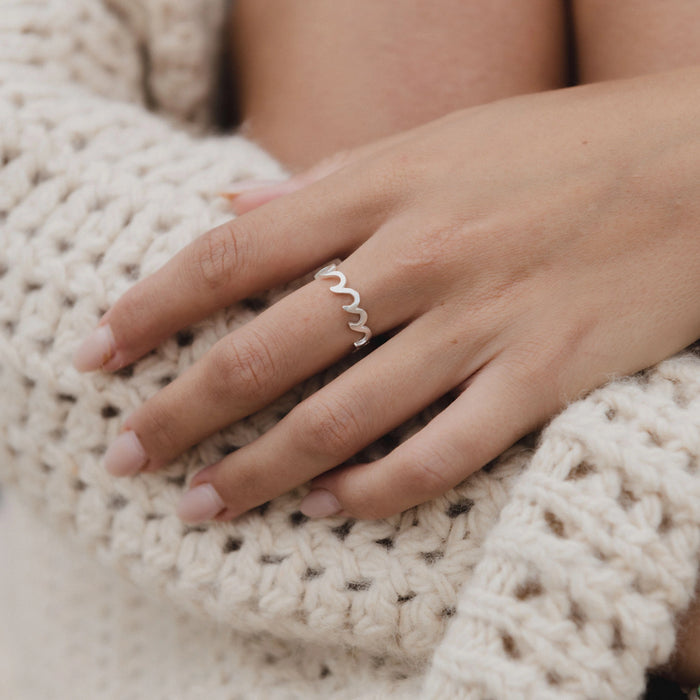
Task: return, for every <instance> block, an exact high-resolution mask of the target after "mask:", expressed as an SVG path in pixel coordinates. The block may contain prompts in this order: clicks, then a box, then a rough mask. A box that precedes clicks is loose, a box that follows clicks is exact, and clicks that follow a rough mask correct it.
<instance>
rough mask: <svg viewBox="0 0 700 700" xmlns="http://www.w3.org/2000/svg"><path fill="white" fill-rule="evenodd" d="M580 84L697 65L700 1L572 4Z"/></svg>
mask: <svg viewBox="0 0 700 700" xmlns="http://www.w3.org/2000/svg"><path fill="white" fill-rule="evenodd" d="M573 16H574V25H575V35H576V44H577V54H578V70H579V77H580V80H581V82H584V83H591V82H596V81H599V80H612V79H615V78H627V77H632V76H635V75H642V74H644V73H654V72H657V71H663V70H671V69H673V68H680V67H681V66H684V65H690V64H694V63H700V2H698V0H667V1H666V2H659V0H614V2H611V0H574V1H573Z"/></svg>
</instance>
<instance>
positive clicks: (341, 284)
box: [314, 263, 372, 349]
mask: <svg viewBox="0 0 700 700" xmlns="http://www.w3.org/2000/svg"><path fill="white" fill-rule="evenodd" d="M329 277H335V278H337V279H338V284H334V285H333V286H332V287H331V292H334V293H335V294H349V295H350V296H351V297H352V304H344V305H343V308H344V309H345V311H347V312H348V313H351V314H357V315H358V319H357V320H356V321H348V326H350V328H351V329H352V330H354V331H357V332H358V333H362V334H363V336H362V338H360V339H359V340H356V341H355V342H354V343H353V345H354V346H355V349H357V348H361V347H362V346H363V345H367V343H369V339H370V338H371V337H372V331H371V330H370V329H369V328H367V326H366V325H365V323H367V312H366V311H365V310H364V309H361V308H360V307H359V306H358V304H359V303H360V295H359V294H358V293H357V292H356V291H355V290H354V289H352V288H350V287H346V286H345V285H346V282H347V279H346V278H345V275H344V274H343V273H342V272H340V270H336V269H335V263H331V264H330V265H326V267H322V268H321V269H320V270H319V271H318V272H317V273H316V274H315V275H314V279H319V278H322V279H327V278H329Z"/></svg>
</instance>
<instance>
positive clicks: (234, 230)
mask: <svg viewBox="0 0 700 700" xmlns="http://www.w3.org/2000/svg"><path fill="white" fill-rule="evenodd" d="M248 240H249V236H248V234H247V233H246V230H245V228H244V227H243V226H241V225H240V224H239V223H238V221H237V220H234V221H230V222H228V223H226V224H223V225H222V226H218V227H217V228H215V229H212V230H211V231H210V232H209V233H208V234H206V235H205V236H202V238H201V239H200V242H199V243H198V249H197V250H196V252H195V261H196V268H195V274H196V275H197V278H198V279H199V280H200V283H203V284H204V285H205V287H206V288H207V289H209V290H214V291H215V290H219V289H222V288H224V289H225V288H228V287H230V285H231V282H232V281H233V280H234V279H236V278H237V277H238V276H239V275H240V273H241V270H242V268H243V266H244V265H245V264H246V260H248V259H249V254H250V246H249V245H248V243H247V241H248Z"/></svg>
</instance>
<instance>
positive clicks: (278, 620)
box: [0, 0, 700, 700]
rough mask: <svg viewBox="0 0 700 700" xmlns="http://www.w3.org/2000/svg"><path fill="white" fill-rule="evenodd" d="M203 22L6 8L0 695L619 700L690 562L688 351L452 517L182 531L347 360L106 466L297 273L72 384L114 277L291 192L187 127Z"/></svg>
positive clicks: (123, 277)
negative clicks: (208, 490) (198, 436)
mask: <svg viewBox="0 0 700 700" xmlns="http://www.w3.org/2000/svg"><path fill="white" fill-rule="evenodd" d="M223 9H224V8H223V1H222V0H188V1H187V2H178V0H148V1H145V0H32V1H31V2H27V1H22V0H0V481H2V482H3V484H4V485H5V486H6V487H9V492H10V501H11V503H10V505H11V507H10V508H9V509H7V508H6V509H4V512H3V513H2V517H1V518H0V523H1V524H2V526H3V532H2V546H1V547H0V557H2V559H1V560H0V566H1V567H2V574H1V575H0V579H1V584H0V614H1V615H2V617H1V619H0V658H2V663H1V664H0V666H4V668H0V678H2V680H0V694H1V695H2V697H7V698H17V699H18V700H25V699H27V700H33V699H34V698H46V697H51V698H79V699H82V698H86V699H91V700H92V699H95V700H103V699H109V698H125V697H128V698H132V699H137V700H138V699H140V698H143V699H144V700H145V699H148V700H157V699H159V698H164V699H165V698H167V699H168V700H179V699H182V700H190V699H191V698H200V697H201V698H207V699H209V700H219V699H220V700H224V699H226V700H229V699H231V698H244V699H247V698H253V699H256V698H273V699H275V698H285V699H286V698H304V699H309V698H316V697H318V698H331V699H334V700H342V699H345V698H348V699H350V698H425V699H435V700H437V699H446V698H450V699H452V698H464V699H474V700H477V699H479V700H487V699H489V698H492V699H496V698H498V699H501V698H509V699H514V698H535V699H537V700H548V699H552V700H554V699H555V698H556V700H562V699H565V698H576V699H583V698H590V699H591V700H605V699H607V698H610V699H611V700H612V699H614V700H624V699H632V698H636V697H638V696H639V694H640V693H641V692H642V691H643V688H644V685H645V673H646V672H647V670H648V669H649V668H653V667H654V666H656V665H659V664H662V663H664V662H665V661H666V660H667V659H668V657H669V655H670V653H671V651H672V649H673V646H674V640H675V629H674V623H675V618H676V616H677V615H678V614H679V613H680V612H681V611H682V610H683V609H684V608H685V607H686V606H687V605H688V603H689V601H690V597H691V595H692V592H693V589H694V585H695V579H696V572H697V568H698V545H699V541H700V540H699V533H700V530H699V526H700V507H699V506H698V504H700V352H699V351H698V348H697V347H695V348H689V349H687V350H686V351H684V352H681V353H679V354H677V355H676V356H674V357H672V358H669V359H667V360H665V361H664V362H661V363H660V364H659V365H657V366H656V367H653V368H650V369H649V370H646V371H644V372H641V373H639V374H637V375H635V376H634V377H625V378H618V379H614V380H612V381H611V382H610V383H608V384H607V385H606V386H604V387H602V388H600V389H598V390H596V391H593V392H591V393H590V394H589V395H587V396H585V397H582V398H581V399H580V400H578V401H576V402H573V403H571V404H570V405H569V406H568V407H567V408H566V410H564V411H563V412H562V413H561V414H560V415H559V416H557V417H555V418H554V419H553V420H551V421H550V423H549V424H548V425H547V426H546V427H545V428H544V429H543V430H542V431H541V432H539V433H537V434H534V435H531V436H528V438H527V439H524V440H522V441H521V442H519V443H518V444H516V445H514V446H513V447H511V448H510V449H509V450H508V451H507V452H506V453H504V454H503V455H501V457H500V458H498V459H496V460H494V462H492V463H491V464H489V465H488V466H487V468H485V469H483V470H481V471H480V472H478V473H476V474H474V475H473V476H472V477H470V478H469V479H467V480H466V481H464V482H463V483H462V484H460V485H459V486H458V487H456V488H455V489H453V490H451V491H449V492H448V493H446V494H445V495H444V496H443V497H440V498H437V499H435V500H434V501H432V502H429V503H425V504H423V505H420V506H417V507H415V508H411V509H410V510H408V511H406V512H404V513H402V514H400V515H397V516H394V517H391V518H387V519H386V520H380V521H353V520H351V519H347V518H343V517H337V516H336V517H333V518H327V519H321V520H317V521H310V520H308V519H307V518H305V517H304V516H303V515H302V514H301V513H300V512H299V502H300V500H301V498H302V497H303V496H304V495H305V493H306V492H307V491H308V485H304V486H302V487H299V488H297V489H295V490H294V491H292V492H290V493H288V494H285V495H284V496H281V497H280V498H276V499H274V500H272V501H271V502H269V503H266V504H264V505H263V506H261V507H259V508H256V509H255V510H253V511H251V512H250V513H248V514H246V515H244V516H242V517H240V518H238V519H237V520H235V521H232V522H230V523H215V524H206V525H201V526H196V527H193V526H187V525H184V524H183V523H182V522H181V521H180V520H179V519H178V518H177V517H176V516H175V514H174V507H175V504H176V502H177V500H178V496H179V494H180V493H181V491H182V490H183V488H184V487H185V484H186V483H187V480H188V477H189V476H190V475H191V474H192V473H193V472H194V471H196V470H197V469H198V468H200V467H202V466H204V465H206V464H209V463H210V462H212V461H214V460H216V459H217V458H219V457H220V456H221V455H222V454H225V453H227V452H229V451H231V450H235V449H236V448H237V447H239V446H241V445H243V444H245V443H246V442H248V441H250V440H253V439H255V438H256V437H257V436H259V435H260V434H261V433H262V432H263V431H264V430H266V429H268V428H269V427H270V426H271V425H273V424H274V423H275V421H277V420H279V419H280V417H281V416H283V415H284V414H285V413H286V412H287V411H288V410H289V409H290V407H292V406H293V405H294V404H295V403H297V402H298V401H300V400H301V399H302V398H303V397H304V396H306V395H308V394H309V393H311V392H313V391H314V390H316V389H317V388H318V387H319V386H321V384H322V383H323V382H326V381H329V379H330V378H332V376H335V375H336V374H337V373H338V372H340V371H342V370H343V369H344V368H345V367H347V366H348V364H349V363H350V362H352V361H353V360H352V359H348V360H346V361H345V362H344V363H340V364H339V365H338V366H336V367H333V368H331V369H329V370H328V371H327V372H326V373H323V374H322V375H319V376H317V377H313V378H311V379H309V380H308V381H306V382H304V383H303V384H301V385H300V386H298V387H296V388H295V389H293V390H292V391H290V392H289V393H288V394H287V395H285V396H284V397H282V398H281V399H279V400H278V401H276V402H275V403H274V404H272V405H271V406H269V407H268V408H266V409H265V410H263V411H260V412H259V413H257V414H255V415H254V416H252V417H250V418H247V419H245V420H242V421H240V422H238V423H236V424H234V425H232V426H231V427H230V428H229V429H227V430H225V431H224V432H222V433H221V434H219V435H216V436H214V437H212V438H211V439H209V440H207V441H206V442H205V443H203V444H201V445H200V446H198V447H196V448H194V449H192V450H191V451H190V452H188V453H187V454H186V455H184V456H183V457H182V458H180V459H179V460H178V461H177V462H176V463H174V464H172V465H171V466H170V467H168V468H167V469H165V470H163V471H162V472H160V473H152V474H143V475H139V476H137V477H134V478H128V479H115V478H113V477H111V476H110V475H109V474H107V473H106V472H105V471H104V469H103V468H102V466H101V463H100V462H101V457H102V455H103V453H104V451H105V447H106V445H108V444H109V442H110V441H111V440H112V439H113V438H114V437H115V436H116V435H117V432H118V430H119V427H120V420H121V418H122V417H123V416H124V415H126V414H127V413H128V412H129V411H131V410H132V409H133V408H135V407H136V406H137V405H139V403H140V402H142V401H143V400H145V399H146V398H147V397H149V396H151V395H152V394H153V393H155V392H156V391H157V390H158V389H159V388H160V387H162V386H164V385H165V384H167V383H168V382H170V381H171V380H172V379H173V378H174V377H175V376H176V375H178V374H179V373H180V372H182V371H183V370H184V369H185V368H186V367H187V366H189V365H190V364H192V363H193V362H194V361H196V359H197V358H199V357H201V356H202V355H203V354H204V353H205V352H206V351H207V349H208V348H209V347H210V346H211V345H212V344H213V343H214V342H215V341H216V340H217V339H218V338H220V337H221V336H222V335H224V334H225V333H227V332H229V331H230V330H232V329H234V328H236V327H238V326H240V325H241V324H243V323H246V322H247V321H249V320H250V319H251V318H253V317H254V316H255V315H256V314H258V313H259V312H260V311H261V309H263V308H265V307H266V306H268V305H269V304H272V303H274V301H275V300H276V299H279V298H280V297H281V296H282V295H284V294H286V293H288V292H289V291H290V290H291V289H293V288H296V287H298V286H299V285H300V284H302V283H303V282H305V281H307V280H299V281H297V282H295V283H294V284H292V285H288V286H286V287H284V288H280V289H275V290H271V291H270V292H267V293H265V294H261V295H258V296H256V297H255V298H250V299H247V300H245V301H242V302H240V303H237V304H235V305H233V306H232V307H230V308H228V309H226V310H225V311H222V312H220V313H219V314H217V315H216V316H214V317H212V318H210V319H208V320H206V321H203V322H201V323H199V324H197V325H195V326H193V327H191V328H189V329H187V330H186V331H183V332H181V333H179V334H178V335H177V336H175V337H173V338H172V339H170V340H168V341H167V342H165V343H163V345H162V346H161V347H159V348H158V349H157V350H156V351H154V352H152V353H151V354H149V355H148V356H147V357H144V358H143V359H142V360H140V361H139V362H137V363H136V364H135V365H134V366H132V367H130V368H127V369H125V370H123V371H121V372H118V373H117V374H116V375H108V374H100V373H97V374H93V375H90V376H84V375H79V374H78V373H77V372H76V371H75V370H74V369H73V368H72V367H71V363H70V358H71V354H72V352H73V350H74V349H75V347H76V345H77V344H78V343H79V342H80V340H81V339H82V338H83V337H84V336H85V335H86V334H87V333H88V332H89V331H90V330H91V329H92V328H93V327H94V325H95V323H96V321H97V319H98V318H99V316H100V314H101V313H102V312H104V311H105V310H106V309H107V308H108V307H109V306H110V305H111V304H112V303H114V302H115V301H116V299H117V298H118V297H119V296H120V295H121V294H122V293H123V292H124V291H125V290H126V289H127V288H128V287H129V286H130V285H132V284H133V283H134V281H135V280H138V279H139V278H142V277H144V276H145V275H148V274H150V273H151V272H153V271H155V270H156V269H157V268H158V267H160V266H161V265H162V264H163V263H164V262H165V261H166V260H168V259H169V258H170V257H171V256H172V255H173V254H174V253H175V252H176V251H177V250H179V249H180V248H182V247H183V246H184V245H186V244H187V243H188V242H189V241H191V240H192V239H193V238H194V237H196V236H198V235H200V234H201V233H203V232H204V231H206V230H207V229H208V228H210V227H212V226H214V225H216V224H217V223H220V222H221V221H223V220H225V219H226V218H227V217H229V216H230V214H229V213H227V211H226V210H225V208H224V206H223V204H222V203H221V201H220V200H219V199H217V196H216V193H217V192H218V191H220V190H221V189H222V188H224V187H225V186H226V185H228V184H230V183H232V182H234V181H235V180H237V179H241V178H247V177H260V178H270V177H279V176H282V175H284V173H283V172H282V170H281V169H280V167H279V165H278V164H277V163H275V162H274V160H273V159H271V158H270V157H269V156H268V155H267V154H266V153H264V152H263V151H262V150H260V149H259V148H258V147H257V146H256V145H255V144H252V143H250V142H248V141H246V140H245V139H243V138H241V137H240V136H236V135H216V134H214V133H213V131H212V130H211V128H208V127H207V119H208V115H209V114H211V101H212V98H213V94H214V85H215V82H216V80H215V68H214V66H215V63H216V52H217V46H218V39H219V34H220V29H221V22H222V16H223ZM281 118H282V115H281ZM614 311H615V310H614V309H610V313H614ZM446 400H447V399H446ZM440 408H441V406H440V405H435V406H432V407H431V408H430V409H429V410H426V411H425V412H424V413H422V414H421V415H420V416H418V417H416V418H415V419H414V420H412V421H410V422H409V423H407V424H405V425H403V426H401V428H400V429H398V430H396V431H394V432H393V433H391V434H390V435H388V436H387V437H385V438H384V439H382V440H380V441H378V442H377V443H375V444H374V445H372V446H371V447H370V448H368V449H367V451H366V453H365V454H364V455H362V457H363V459H371V458H372V457H373V456H374V457H377V456H379V455H381V454H383V453H385V452H386V451H387V450H389V449H392V447H393V446H395V445H396V444H397V443H398V442H399V441H401V440H403V439H405V438H406V437H407V436H408V435H409V434H411V433H412V432H413V431H415V430H417V429H419V428H420V427H421V426H422V425H424V424H425V423H426V421H428V420H429V419H430V418H431V416H432V415H434V414H435V412H436V411H438V410H440ZM2 684H4V685H5V686H6V687H5V688H4V689H3V685H2Z"/></svg>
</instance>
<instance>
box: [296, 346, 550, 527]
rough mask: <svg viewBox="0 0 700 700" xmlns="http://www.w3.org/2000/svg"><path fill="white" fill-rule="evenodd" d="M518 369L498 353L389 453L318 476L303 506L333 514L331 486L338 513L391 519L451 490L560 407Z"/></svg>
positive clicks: (311, 512)
mask: <svg viewBox="0 0 700 700" xmlns="http://www.w3.org/2000/svg"><path fill="white" fill-rule="evenodd" d="M515 374H516V373H515V372H514V371H513V369H512V367H511V364H510V363H509V362H507V361H506V360H505V358H504V359H500V360H499V359H497V360H493V361H492V362H491V363H489V364H488V365H486V366H485V367H483V368H482V369H481V370H480V371H479V372H478V373H477V374H476V375H473V376H472V377H471V378H470V380H469V382H468V383H467V388H466V389H465V391H464V392H463V393H461V394H460V395H459V396H458V397H457V398H456V399H455V400H454V401H453V402H452V403H451V404H450V405H449V406H448V407H447V408H446V409H444V410H443V411H442V412H441V413H439V414H438V415H437V416H436V417H435V418H433V420H431V421H430V423H428V425H426V426H425V427H424V428H423V429H422V430H420V431H419V432H418V433H416V434H415V435H413V436H412V437H411V438H409V439H408V440H406V442H404V443H402V444H401V445H399V446H398V447H397V448H396V449H394V450H393V451H392V452H391V453H389V454H388V455H387V456H386V457H383V458H382V459H379V460H377V461H376V462H370V463H368V464H357V465H352V466H349V467H344V468H342V469H335V470H333V471H332V472H329V473H327V474H324V475H322V476H319V477H317V478H315V479H313V481H312V482H311V487H312V489H314V490H313V491H312V492H311V493H310V494H309V495H308V496H307V497H306V499H304V501H303V502H302V504H301V510H302V511H303V512H304V513H306V514H307V515H309V516H311V517H314V516H316V517H320V516H323V515H330V514H331V513H328V512H324V511H323V505H324V504H326V503H328V502H329V501H331V499H330V498H329V496H328V494H327V493H325V492H324V491H328V492H330V493H331V494H332V495H333V496H334V497H335V500H336V501H337V503H338V504H340V509H339V511H338V509H336V512H339V513H340V514H341V515H347V516H350V517H355V518H360V519H375V518H386V517H389V516H391V515H394V514H396V513H400V512H402V511H404V510H406V509H407V508H411V507H412V506H415V505H418V504H419V503H424V502H425V501H428V500H430V499H432V498H436V497H438V496H441V495H442V494H444V493H445V492H446V491H449V490H450V489H451V488H453V487H454V486H456V485H457V484H459V483H460V482H461V481H463V480H464V479H466V478H467V477H468V476H469V475H470V474H472V473H473V472H475V471H477V470H478V469H480V468H481V467H483V466H484V465H486V464H487V463H488V462H489V461H491V460H492V459H494V458H496V457H497V456H498V455H499V454H501V453H502V452H504V451H505V450H506V449H507V448H508V447H510V446H511V445H512V444H513V443H515V442H516V441H517V440H519V439H520V438H521V437H523V436H524V435H527V434H528V433H529V432H531V431H533V430H534V429H536V428H537V427H539V426H540V425H542V424H543V423H544V422H545V421H546V420H547V419H548V418H549V417H550V416H551V415H553V414H554V413H555V411H556V409H557V408H558V407H557V406H556V405H555V404H554V402H553V401H552V400H551V399H552V392H551V391H542V389H541V388H539V389H535V388H534V387H535V386H537V385H536V384H535V383H534V382H533V381H531V380H525V381H519V380H518V377H517V376H514V375H515ZM538 392H539V393H538ZM316 489H318V491H316ZM331 502H332V501H331Z"/></svg>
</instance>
